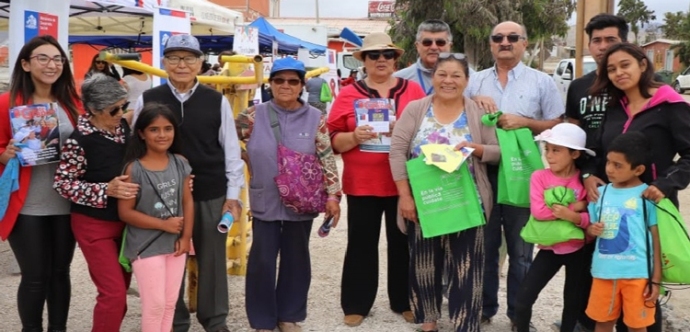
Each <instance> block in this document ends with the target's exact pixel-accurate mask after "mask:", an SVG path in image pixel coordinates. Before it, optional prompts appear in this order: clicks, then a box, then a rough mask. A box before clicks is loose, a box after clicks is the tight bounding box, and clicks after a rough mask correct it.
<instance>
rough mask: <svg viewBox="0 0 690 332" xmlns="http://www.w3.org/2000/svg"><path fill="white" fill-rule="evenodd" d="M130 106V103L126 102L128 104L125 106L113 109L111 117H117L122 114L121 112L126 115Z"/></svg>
mask: <svg viewBox="0 0 690 332" xmlns="http://www.w3.org/2000/svg"><path fill="white" fill-rule="evenodd" d="M128 106H129V102H126V103H124V104H122V105H120V106H115V108H113V109H112V110H111V111H110V112H108V113H110V116H116V115H117V113H120V111H122V112H123V113H124V111H126V110H127V107H128Z"/></svg>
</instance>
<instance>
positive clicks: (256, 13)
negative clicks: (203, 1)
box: [210, 0, 280, 23]
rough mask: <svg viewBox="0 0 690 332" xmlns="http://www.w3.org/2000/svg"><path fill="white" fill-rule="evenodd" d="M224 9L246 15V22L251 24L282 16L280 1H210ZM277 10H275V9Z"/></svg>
mask: <svg viewBox="0 0 690 332" xmlns="http://www.w3.org/2000/svg"><path fill="white" fill-rule="evenodd" d="M210 1H211V2H213V3H215V4H217V5H221V6H223V7H226V8H229V9H232V10H236V11H238V12H241V13H242V14H244V21H245V22H247V23H251V22H252V21H254V20H256V19H257V18H259V17H272V16H280V15H279V14H278V12H277V11H278V9H277V8H279V7H280V5H279V2H280V0H210ZM274 8H275V9H274Z"/></svg>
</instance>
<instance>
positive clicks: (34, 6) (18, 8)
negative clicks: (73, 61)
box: [6, 0, 70, 68]
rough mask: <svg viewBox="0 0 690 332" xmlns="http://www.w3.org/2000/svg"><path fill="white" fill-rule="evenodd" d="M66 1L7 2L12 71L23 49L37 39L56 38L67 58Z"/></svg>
mask: <svg viewBox="0 0 690 332" xmlns="http://www.w3.org/2000/svg"><path fill="white" fill-rule="evenodd" d="M69 6H70V4H69V1H47V0H46V1H43V0H40V1H39V0H22V1H10V2H9V9H6V10H9V15H8V16H9V27H8V31H7V32H8V35H9V43H8V46H9V62H8V66H9V67H10V68H12V67H13V66H14V63H15V61H17V55H18V54H19V51H20V50H21V49H22V47H23V46H24V45H25V44H26V43H27V42H28V41H29V40H31V39H32V38H34V37H36V36H40V35H50V36H53V37H55V39H57V40H58V42H59V43H60V46H61V47H62V49H63V50H65V52H67V54H68V55H69V51H68V49H69V48H68V47H69V44H68V43H67V39H68V35H69V30H68V24H69Z"/></svg>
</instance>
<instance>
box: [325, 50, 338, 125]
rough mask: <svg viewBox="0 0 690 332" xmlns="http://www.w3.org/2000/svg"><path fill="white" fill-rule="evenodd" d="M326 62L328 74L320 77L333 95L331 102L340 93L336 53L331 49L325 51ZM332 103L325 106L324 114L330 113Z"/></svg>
mask: <svg viewBox="0 0 690 332" xmlns="http://www.w3.org/2000/svg"><path fill="white" fill-rule="evenodd" d="M326 62H327V64H328V69H329V71H328V73H325V74H323V75H321V77H322V78H323V79H324V80H326V82H327V83H328V87H330V88H331V94H332V95H333V100H335V98H336V97H338V93H339V92H340V77H338V64H337V63H336V51H335V50H333V49H330V48H329V49H327V50H326ZM332 105H333V101H330V102H329V103H327V104H326V112H330V111H331V106H332Z"/></svg>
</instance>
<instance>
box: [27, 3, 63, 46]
mask: <svg viewBox="0 0 690 332" xmlns="http://www.w3.org/2000/svg"><path fill="white" fill-rule="evenodd" d="M43 35H50V36H53V37H55V38H56V39H57V37H58V17H57V16H55V15H51V14H48V13H40V12H36V11H31V10H25V11H24V42H25V43H28V42H29V40H31V38H34V37H36V36H43Z"/></svg>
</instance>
